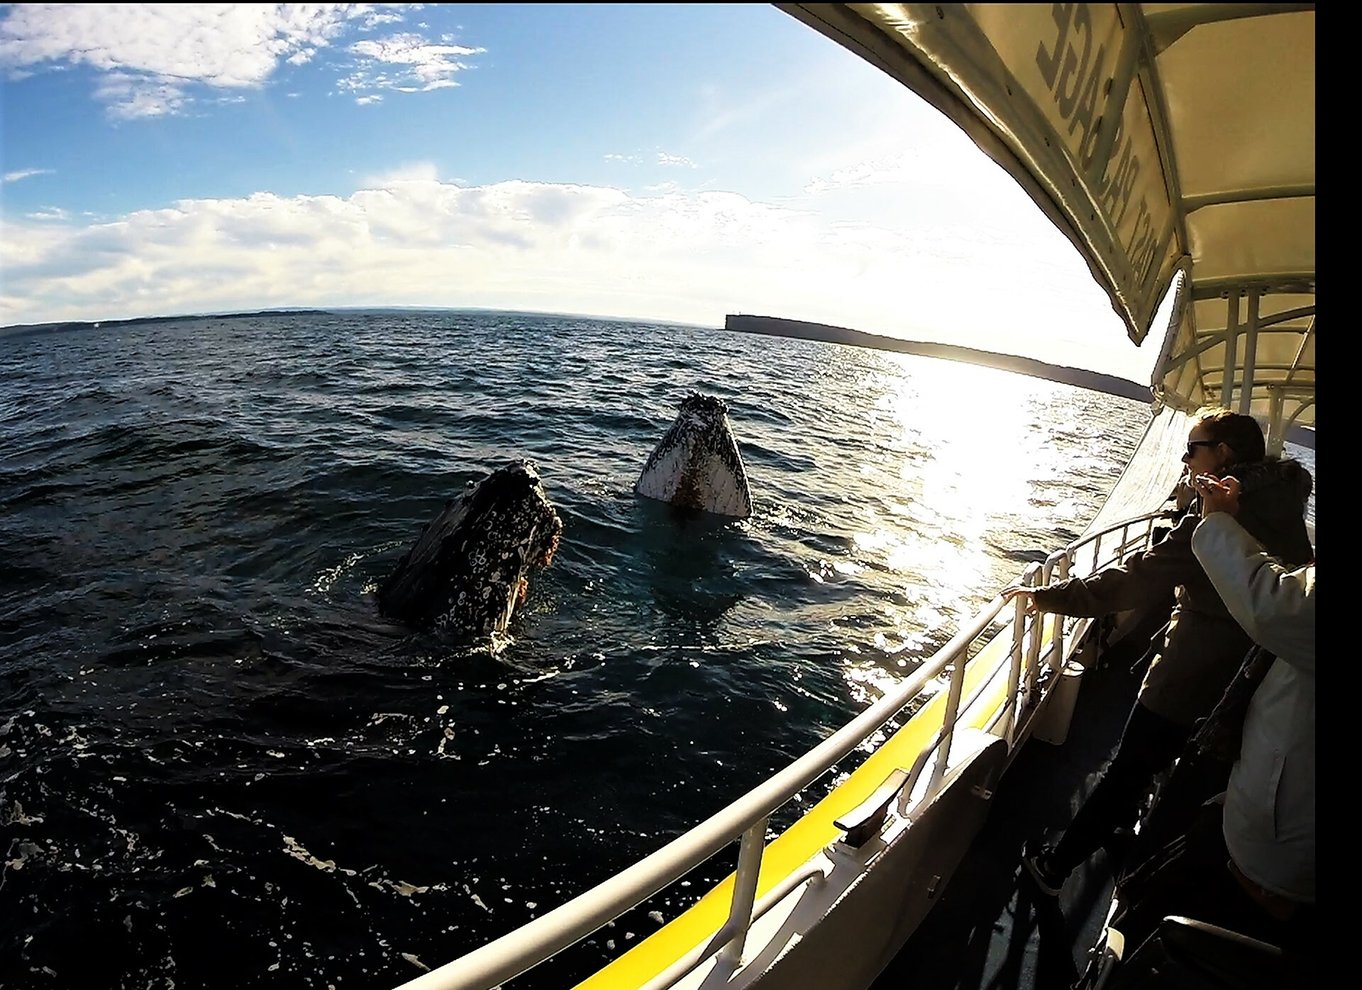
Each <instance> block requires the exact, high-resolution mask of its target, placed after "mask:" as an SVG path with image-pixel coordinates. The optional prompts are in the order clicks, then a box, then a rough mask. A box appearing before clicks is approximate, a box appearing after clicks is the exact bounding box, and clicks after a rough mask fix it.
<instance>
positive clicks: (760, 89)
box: [0, 4, 1157, 381]
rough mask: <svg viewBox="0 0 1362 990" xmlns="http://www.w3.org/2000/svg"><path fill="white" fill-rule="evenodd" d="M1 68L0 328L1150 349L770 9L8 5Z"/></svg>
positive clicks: (912, 106) (919, 123) (962, 159)
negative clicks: (282, 326) (517, 319)
mask: <svg viewBox="0 0 1362 990" xmlns="http://www.w3.org/2000/svg"><path fill="white" fill-rule="evenodd" d="M0 73H3V75H2V76H0V80H2V82H0V85H2V86H3V91H2V95H3V100H2V101H0V128H2V132H0V176H2V178H3V181H2V182H0V223H2V224H3V226H2V227H0V325H5V326H9V325H14V324H23V323H42V322H49V321H56V320H104V319H120V318H129V317H137V316H163V315H174V314H188V313H212V312H227V311H238V310H253V309H262V308H273V307H283V306H320V307H326V306H332V307H342V306H430V307H491V308H504V309H522V310H536V311H545V312H564V313H582V314H594V315H602V316H616V317H637V318H647V319H652V320H660V321H676V322H685V323H696V324H702V325H707V326H720V325H722V323H723V318H724V314H725V313H730V312H745V313H766V314H772V315H779V316H787V317H792V318H796V319H805V320H814V321H820V322H826V323H833V324H837V325H840V326H849V327H854V328H857V329H861V330H865V331H869V332H873V333H886V334H891V335H895V336H902V337H908V338H911V339H919V340H945V341H950V342H954V343H960V344H964V345H967V346H973V347H982V348H986V349H989V350H997V351H1003V352H1008V353H1016V354H1024V355H1027V356H1032V357H1037V358H1040V359H1042V360H1048V361H1055V362H1057V363H1063V364H1069V365H1078V366H1082V367H1089V368H1093V369H1094V370H1098V371H1106V372H1110V373H1114V374H1121V375H1125V376H1126V377H1130V378H1134V379H1136V380H1138V381H1147V380H1148V371H1149V368H1150V367H1151V366H1152V364H1153V361H1154V357H1155V355H1154V353H1153V348H1154V346H1155V345H1156V343H1157V342H1152V343H1147V344H1146V346H1144V347H1142V348H1139V349H1136V348H1135V347H1134V346H1133V345H1130V344H1129V343H1128V341H1126V339H1125V337H1124V334H1123V332H1122V329H1121V326H1120V322H1119V320H1118V319H1117V318H1116V316H1115V315H1114V314H1113V313H1112V311H1111V308H1110V306H1109V305H1108V303H1107V300H1106V297H1105V295H1104V294H1103V293H1102V292H1101V291H1100V290H1099V289H1098V288H1097V287H1096V285H1095V284H1094V283H1093V281H1092V279H1091V277H1090V276H1089V274H1088V272H1087V269H1086V267H1085V266H1084V265H1083V263H1082V262H1081V261H1080V260H1079V258H1078V256H1077V254H1076V253H1075V252H1074V251H1073V250H1072V249H1071V248H1070V247H1069V245H1068V243H1067V241H1065V240H1064V239H1063V237H1062V236H1061V235H1060V234H1059V233H1058V232H1057V231H1055V230H1054V228H1053V227H1052V226H1051V225H1050V224H1049V222H1048V221H1046V220H1045V219H1044V218H1043V217H1042V216H1041V214H1040V212H1039V211H1038V210H1037V209H1036V207H1035V206H1034V205H1033V204H1032V203H1031V202H1030V200H1029V199H1027V198H1026V196H1025V195H1024V194H1023V193H1022V192H1021V191H1020V189H1018V188H1017V187H1016V185H1015V183H1014V182H1013V181H1012V180H1011V179H1010V178H1008V177H1007V176H1006V175H1005V174H1003V172H1002V171H1001V170H1000V169H999V168H998V167H997V166H996V165H994V164H993V163H992V162H991V161H989V160H988V159H987V158H986V157H985V156H984V155H983V154H982V153H980V152H979V151H977V150H976V149H975V148H974V146H973V145H972V144H971V143H970V142H969V141H968V140H967V139H966V138H965V137H964V136H963V135H962V134H961V133H959V131H958V130H957V129H956V128H955V127H954V125H952V124H950V123H949V122H948V121H946V120H945V119H944V118H943V117H942V116H941V115H940V114H938V113H937V112H936V111H935V110H933V109H931V108H930V107H928V106H926V105H925V104H923V103H922V101H921V100H920V99H918V98H917V97H916V96H914V95H913V94H911V93H910V92H908V91H907V90H905V89H903V88H902V87H901V86H899V85H897V84H895V83H893V82H892V81H890V80H889V79H888V78H886V77H884V76H883V75H882V74H881V73H879V72H878V71H877V70H875V69H873V68H872V67H870V66H868V65H866V64H864V63H863V62H861V61H860V60H859V59H857V58H855V57H854V56H852V55H851V54H850V53H848V52H846V51H845V50H843V49H842V48H840V47H839V46H837V45H836V44H834V43H833V42H831V41H829V40H828V39H827V38H824V37H823V36H821V35H819V34H817V33H815V32H814V31H812V30H810V29H809V28H807V27H805V26H804V25H802V24H800V23H799V22H798V21H796V20H795V19H794V18H792V17H790V16H789V15H788V14H785V13H783V12H781V11H780V10H778V9H776V8H775V7H774V6H770V5H764V4H732V5H714V6H706V5H684V6H683V5H676V6H668V5H619V4H611V5H587V6H573V5H524V6H521V5H418V4H277V5H268V4H242V5H220V4H194V5H181V4H160V5H154V6H153V5H145V6H144V5H140V4H100V5H61V4H21V5H0Z"/></svg>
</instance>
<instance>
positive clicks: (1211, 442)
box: [1182, 440, 1220, 460]
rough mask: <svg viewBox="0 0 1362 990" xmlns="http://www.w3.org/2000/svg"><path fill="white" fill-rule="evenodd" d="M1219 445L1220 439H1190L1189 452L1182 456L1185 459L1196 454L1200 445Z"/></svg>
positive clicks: (1188, 442)
mask: <svg viewBox="0 0 1362 990" xmlns="http://www.w3.org/2000/svg"><path fill="white" fill-rule="evenodd" d="M1219 446H1220V441H1219V440H1188V441H1187V453H1185V454H1183V455H1182V456H1183V459H1184V460H1186V459H1187V458H1189V457H1195V456H1196V449H1197V448H1198V447H1219Z"/></svg>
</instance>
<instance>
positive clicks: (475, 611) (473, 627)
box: [378, 461, 563, 639]
mask: <svg viewBox="0 0 1362 990" xmlns="http://www.w3.org/2000/svg"><path fill="white" fill-rule="evenodd" d="M562 531H563V523H562V520H561V519H560V518H559V517H558V513H557V511H556V510H555V509H554V507H553V505H552V503H550V502H549V499H548V495H547V494H546V493H545V491H544V486H543V484H542V482H541V481H540V479H539V475H538V473H537V472H536V471H535V469H534V467H533V465H531V464H530V463H529V462H528V461H513V462H511V463H509V464H507V465H505V466H503V467H501V468H499V469H498V470H496V471H493V472H492V473H490V474H489V475H487V476H485V477H484V478H482V479H481V480H478V481H472V482H469V484H468V487H467V488H466V489H465V491H464V493H463V494H462V495H461V496H460V497H459V498H457V499H451V500H450V501H449V502H447V503H446V504H445V507H444V509H443V510H442V511H441V512H440V514H439V515H438V516H436V518H435V519H434V520H432V521H431V522H430V523H429V524H427V526H426V528H425V530H424V531H423V532H422V533H421V536H420V538H419V539H418V540H417V541H416V544H415V545H414V546H413V547H412V548H411V549H410V550H408V551H407V553H406V554H405V555H404V556H403V558H402V559H401V561H400V562H399V563H398V565H397V567H396V568H395V569H394V570H393V572H392V574H391V575H390V576H389V577H388V579H387V580H386V581H384V582H383V583H382V584H381V585H380V586H379V589H378V602H379V609H380V610H381V611H382V612H383V614H384V615H386V616H388V617H389V618H392V619H396V620H398V621H400V622H404V623H407V624H409V625H413V626H417V627H419V628H423V629H431V630H433V631H435V632H437V633H439V634H441V635H443V636H446V637H449V638H456V639H464V638H470V637H481V636H486V635H490V634H493V633H503V632H505V631H506V627H507V625H508V624H509V623H510V621H511V619H512V617H513V616H514V614H515V612H516V610H517V609H518V608H519V607H520V606H521V605H523V603H524V602H525V600H526V597H527V595H528V591H529V579H530V576H531V574H532V573H533V572H534V571H536V570H539V569H542V568H544V567H548V566H549V565H550V564H551V563H552V562H553V555H554V553H555V551H556V550H557V548H558V542H559V539H560V537H561V535H562Z"/></svg>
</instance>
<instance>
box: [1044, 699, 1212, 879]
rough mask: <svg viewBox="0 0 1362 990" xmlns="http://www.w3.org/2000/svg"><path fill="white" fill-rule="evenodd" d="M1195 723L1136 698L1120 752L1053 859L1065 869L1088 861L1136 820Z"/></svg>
mask: <svg viewBox="0 0 1362 990" xmlns="http://www.w3.org/2000/svg"><path fill="white" fill-rule="evenodd" d="M1192 728H1193V727H1192V726H1190V725H1182V724H1180V723H1178V722H1174V721H1172V720H1171V719H1167V718H1164V717H1163V716H1162V715H1156V714H1154V713H1153V712H1152V711H1150V710H1149V709H1148V708H1146V707H1145V706H1144V705H1142V704H1141V703H1140V702H1138V701H1137V702H1135V707H1134V708H1132V709H1131V712H1130V718H1129V719H1128V720H1127V721H1126V727H1125V731H1124V732H1122V733H1121V742H1120V743H1119V745H1118V746H1117V748H1116V755H1115V756H1113V757H1112V759H1111V762H1110V763H1109V764H1108V765H1107V768H1106V770H1105V771H1103V773H1102V778H1101V780H1099V781H1098V782H1097V786H1096V787H1095V788H1093V791H1092V793H1091V794H1089V795H1088V799H1087V800H1086V801H1084V802H1083V806H1082V807H1081V808H1079V809H1078V814H1076V815H1074V819H1073V821H1072V822H1070V823H1069V827H1068V828H1067V829H1065V831H1064V836H1063V838H1061V839H1060V840H1059V844H1058V845H1057V846H1055V849H1054V853H1053V855H1052V857H1051V859H1050V862H1051V863H1053V864H1054V865H1055V866H1057V867H1058V868H1059V869H1060V870H1062V871H1063V872H1064V873H1069V872H1071V871H1072V870H1073V869H1074V868H1075V867H1077V866H1078V865H1079V864H1080V863H1082V862H1084V861H1085V860H1087V858H1088V857H1089V856H1091V855H1092V854H1093V853H1095V852H1096V851H1097V850H1098V849H1100V848H1101V847H1102V845H1103V844H1104V843H1105V842H1106V841H1107V840H1108V839H1110V838H1111V836H1112V834H1113V833H1114V832H1115V831H1116V830H1117V829H1118V828H1120V827H1121V826H1123V825H1133V824H1135V818H1136V816H1137V814H1138V813H1139V809H1140V801H1141V799H1142V798H1143V797H1144V796H1145V794H1146V793H1148V791H1149V788H1150V785H1151V784H1152V783H1153V780H1154V777H1155V776H1156V775H1158V774H1159V773H1161V772H1162V771H1163V770H1165V769H1167V767H1168V765H1169V764H1170V763H1172V762H1173V760H1175V759H1176V758H1177V757H1178V756H1179V755H1180V754H1181V753H1182V750H1183V747H1184V746H1185V745H1186V744H1187V739H1188V738H1189V737H1190V736H1191V734H1192Z"/></svg>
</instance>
